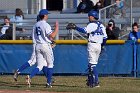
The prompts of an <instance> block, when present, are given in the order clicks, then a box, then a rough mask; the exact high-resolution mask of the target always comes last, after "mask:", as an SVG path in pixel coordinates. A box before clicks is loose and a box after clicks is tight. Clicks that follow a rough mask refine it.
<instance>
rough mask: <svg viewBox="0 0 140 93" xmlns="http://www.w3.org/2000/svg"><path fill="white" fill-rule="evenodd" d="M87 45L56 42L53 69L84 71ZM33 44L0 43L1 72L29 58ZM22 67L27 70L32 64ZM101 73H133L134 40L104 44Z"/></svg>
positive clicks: (139, 65) (139, 66)
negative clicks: (25, 67)
mask: <svg viewBox="0 0 140 93" xmlns="http://www.w3.org/2000/svg"><path fill="white" fill-rule="evenodd" d="M86 48H87V45H84V44H82V45H80V44H79V45H75V44H73V45H72V44H71V45H66V44H58V45H57V46H56V47H55V48H54V56H55V62H54V65H55V66H54V73H56V74H57V73H60V74H61V73H75V74H85V73H86V69H87V64H88V59H87V58H88V57H87V49H86ZM31 53H32V44H1V45H0V73H13V72H14V70H15V69H17V68H18V67H20V66H21V65H22V64H23V63H25V62H27V61H28V60H29V59H30V56H31ZM139 56H140V45H137V71H138V72H137V73H138V74H140V57H139ZM34 67H35V66H33V67H30V68H28V69H26V70H24V72H22V73H24V74H26V73H30V72H31V70H32V69H33V68H34ZM97 67H98V71H99V73H100V74H130V75H132V74H133V71H134V70H133V69H134V63H133V42H131V41H127V42H126V43H125V44H115V45H106V46H105V49H104V50H103V51H102V53H101V56H100V58H99V64H98V65H97Z"/></svg>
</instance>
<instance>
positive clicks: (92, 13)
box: [88, 10, 99, 19]
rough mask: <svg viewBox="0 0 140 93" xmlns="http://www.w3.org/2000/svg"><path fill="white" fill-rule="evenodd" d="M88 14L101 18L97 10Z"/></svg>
mask: <svg viewBox="0 0 140 93" xmlns="http://www.w3.org/2000/svg"><path fill="white" fill-rule="evenodd" d="M88 16H93V17H94V18H96V19H99V13H98V12H97V11H95V10H91V11H90V12H89V13H88Z"/></svg>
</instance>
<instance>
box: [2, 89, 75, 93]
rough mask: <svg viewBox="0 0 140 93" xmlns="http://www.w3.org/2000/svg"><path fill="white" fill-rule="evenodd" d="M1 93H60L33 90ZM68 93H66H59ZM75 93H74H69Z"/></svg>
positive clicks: (4, 92) (3, 91) (4, 91)
mask: <svg viewBox="0 0 140 93" xmlns="http://www.w3.org/2000/svg"><path fill="white" fill-rule="evenodd" d="M0 93H58V92H48V91H31V90H0ZM59 93H66V92H59ZM67 93H73V92H67Z"/></svg>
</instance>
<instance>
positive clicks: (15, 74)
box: [13, 16, 47, 81]
mask: <svg viewBox="0 0 140 93" xmlns="http://www.w3.org/2000/svg"><path fill="white" fill-rule="evenodd" d="M39 20H40V18H39V16H37V22H38V21H39ZM35 45H36V44H35V41H33V52H32V55H31V58H30V60H29V61H28V62H26V63H24V64H23V65H22V66H21V67H19V68H18V69H17V70H16V71H15V73H14V76H13V78H14V80H15V81H17V78H18V75H19V74H20V73H21V72H22V71H23V70H25V69H26V68H28V67H30V66H33V65H35V64H36V54H35ZM44 61H45V59H44ZM43 72H44V74H45V76H46V78H47V74H46V73H45V67H43Z"/></svg>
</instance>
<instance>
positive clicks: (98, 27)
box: [67, 10, 107, 87]
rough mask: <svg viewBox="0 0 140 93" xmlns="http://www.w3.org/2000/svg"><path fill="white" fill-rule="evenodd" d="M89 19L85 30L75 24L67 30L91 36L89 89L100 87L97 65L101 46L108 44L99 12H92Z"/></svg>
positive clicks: (89, 44)
mask: <svg viewBox="0 0 140 93" xmlns="http://www.w3.org/2000/svg"><path fill="white" fill-rule="evenodd" d="M88 19H89V23H88V25H87V26H86V27H84V28H80V27H77V26H76V25H75V24H72V23H70V24H68V27H67V29H70V28H72V29H76V30H77V31H79V32H82V33H85V34H88V35H89V36H88V46H87V50H88V60H89V64H88V79H87V85H88V86H89V87H99V81H98V72H97V70H96V65H97V64H98V58H99V55H100V52H101V46H102V45H104V44H105V42H106V39H107V34H106V31H105V27H104V25H103V24H102V23H101V22H100V21H98V19H99V14H98V12H96V11H94V10H91V11H90V12H89V13H88ZM71 24H72V25H71ZM71 26H72V27H71Z"/></svg>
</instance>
